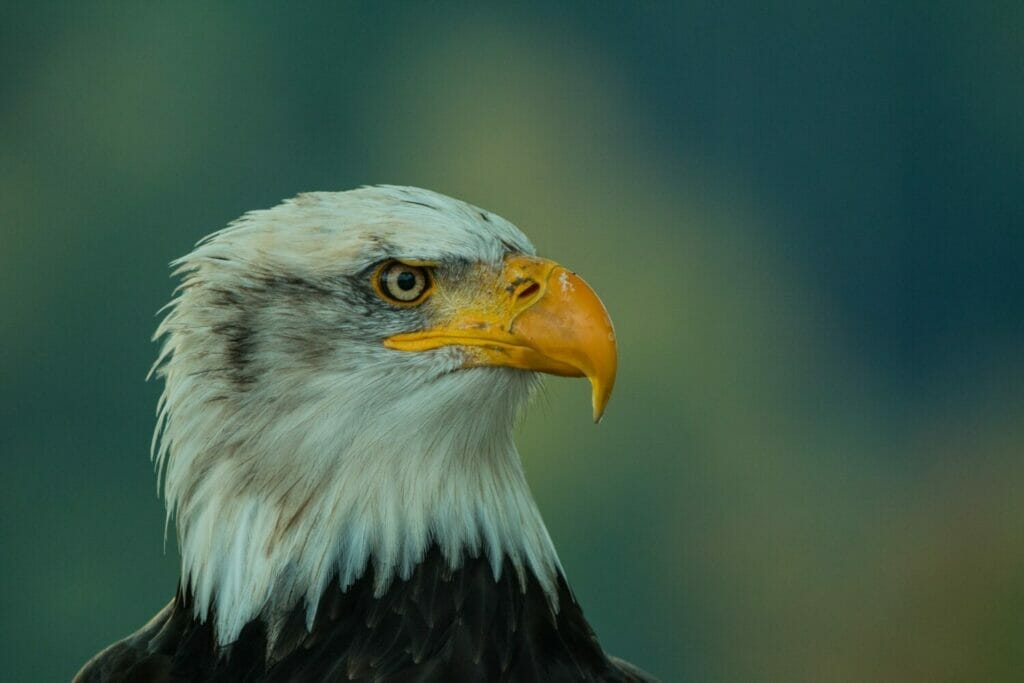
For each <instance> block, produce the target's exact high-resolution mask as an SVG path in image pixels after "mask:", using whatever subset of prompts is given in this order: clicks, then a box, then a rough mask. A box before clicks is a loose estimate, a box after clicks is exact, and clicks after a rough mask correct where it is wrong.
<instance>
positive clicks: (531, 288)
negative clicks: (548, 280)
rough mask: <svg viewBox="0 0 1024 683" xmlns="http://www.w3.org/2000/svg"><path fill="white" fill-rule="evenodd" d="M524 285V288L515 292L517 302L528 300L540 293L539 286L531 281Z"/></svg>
mask: <svg viewBox="0 0 1024 683" xmlns="http://www.w3.org/2000/svg"><path fill="white" fill-rule="evenodd" d="M524 284H525V285H526V286H525V287H523V288H522V289H520V290H519V291H518V292H516V295H515V296H516V299H517V300H518V301H527V300H528V299H531V298H533V296H534V295H535V294H536V293H537V292H539V291H540V285H538V284H537V283H536V282H534V281H533V280H528V281H527V282H526V283H524Z"/></svg>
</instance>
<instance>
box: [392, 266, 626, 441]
mask: <svg viewBox="0 0 1024 683" xmlns="http://www.w3.org/2000/svg"><path fill="white" fill-rule="evenodd" d="M492 277H493V276H492ZM441 317H442V318H444V322H442V323H441V324H439V325H437V326H436V327H432V328H430V329H426V330H420V331H417V332H408V333H402V334H397V335H394V336H391V337H388V338H387V339H385V340H384V345H385V346H387V347H388V348H391V349H396V350H399V351H426V350H429V349H436V348H440V347H443V346H459V347H462V348H463V349H464V350H465V351H466V363H465V366H464V367H467V368H468V367H480V366H502V367H511V368H519V369H522V370H532V371H535V372H545V373H549V374H553V375H561V376H563V377H586V378H587V379H589V380H590V385H591V404H592V407H593V411H594V421H595V422H598V421H600V419H601V416H602V415H603V414H604V410H605V407H606V406H607V405H608V399H609V398H610V397H611V393H612V389H613V387H614V386H615V371H616V367H617V350H616V342H615V329H614V328H613V326H612V321H611V319H610V318H609V317H608V312H607V311H606V310H605V307H604V304H603V303H601V300H600V299H599V298H598V296H597V294H595V293H594V290H593V289H591V288H590V285H588V284H587V283H586V282H584V281H583V279H582V278H581V277H579V276H578V275H576V274H575V273H573V272H572V271H569V270H567V269H566V268H564V267H563V266H561V265H559V264H557V263H555V262H554V261H549V260H547V259H541V258H536V257H532V256H520V255H515V256H509V257H507V258H506V259H505V261H504V265H503V268H502V270H501V272H500V274H499V275H498V277H497V279H496V281H494V282H493V283H492V282H487V283H485V284H484V285H483V286H482V287H480V290H479V292H478V293H477V294H475V295H474V296H473V297H472V298H471V300H470V301H464V300H463V301H462V303H460V304H459V305H458V306H455V307H452V309H451V310H449V311H442V313H441Z"/></svg>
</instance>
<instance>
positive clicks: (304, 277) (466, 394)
mask: <svg viewBox="0 0 1024 683" xmlns="http://www.w3.org/2000/svg"><path fill="white" fill-rule="evenodd" d="M509 251H518V252H522V253H526V254H532V253H533V247H532V245H531V244H530V242H529V241H528V240H527V239H526V237H525V236H524V235H523V234H522V233H521V232H520V231H519V230H518V229H516V227H515V226H513V225H512V224H511V223H509V222H507V221H505V220H504V219H502V218H500V217H498V216H495V215H494V214H490V213H487V212H485V211H482V210H480V209H477V208H476V207H473V206H470V205H468V204H465V203H463V202H460V201H456V200H454V199H451V198H449V197H445V196H443V195H439V194H436V193H433V192H428V191H426V190H420V189H416V188H402V187H372V188H363V189H359V190H354V191H350V192H340V193H310V194H303V195H300V196H299V197H297V198H295V199H293V200H289V201H286V202H284V203H283V204H280V205H278V206H276V207H274V208H272V209H269V210H265V211H254V212H251V213H248V214H246V215H245V216H243V217H242V218H241V219H239V220H238V221H236V222H234V223H232V224H231V225H229V226H228V227H227V228H225V229H223V230H221V231H219V232H217V233H214V234H213V235H210V236H209V237H207V238H205V239H204V240H202V241H201V242H200V243H199V245H197V248H196V249H195V250H194V251H193V252H192V253H191V254H189V255H188V256H185V257H184V258H182V259H179V260H178V261H176V262H175V263H174V264H173V265H174V266H175V267H176V270H175V274H176V275H181V276H182V277H183V281H182V284H181V285H180V287H179V290H178V293H177V296H176V298H175V299H174V300H173V301H172V302H171V303H170V304H169V306H168V308H169V312H168V314H167V316H166V318H165V319H164V320H163V322H162V323H161V325H160V327H159V328H158V330H157V333H156V336H157V337H163V338H164V346H163V349H162V352H161V354H160V357H159V359H158V361H157V364H156V365H155V366H154V372H155V373H156V374H157V375H158V376H160V377H162V378H163V379H164V382H165V387H164V392H163V395H162V397H161V400H160V405H159V409H158V412H159V419H158V427H157V433H156V434H155V435H154V453H155V458H156V461H157V466H158V469H159V470H161V471H162V473H163V487H164V489H163V490H164V495H165V498H166V502H167V509H168V518H169V519H170V518H171V517H173V518H174V519H175V521H176V524H177V531H178V541H179V546H180V549H181V554H182V585H183V587H185V588H186V589H188V590H190V591H191V592H192V594H193V596H194V610H195V614H196V616H197V617H198V618H200V619H202V620H206V619H207V618H209V617H210V615H211V614H212V615H213V618H214V619H215V623H214V627H215V632H216V636H217V639H218V641H219V642H220V643H229V642H231V641H233V640H235V639H236V638H237V637H238V634H239V632H240V631H241V629H242V627H243V626H244V625H245V624H246V623H248V622H249V621H251V620H253V619H254V618H257V617H263V618H265V619H267V620H268V622H270V623H271V624H273V622H274V621H275V619H276V618H277V617H279V616H280V615H282V614H283V613H284V612H285V611H286V610H289V609H291V608H293V607H294V606H295V605H296V604H298V603H299V601H304V604H305V606H306V609H307V623H309V624H311V623H312V619H313V616H314V614H315V609H316V605H317V603H318V601H319V598H320V596H321V595H322V594H323V592H324V590H325V589H326V587H327V586H328V582H329V581H332V580H333V581H338V582H340V584H341V585H342V587H347V586H349V585H351V583H352V582H353V581H355V580H356V579H357V578H359V577H360V576H361V575H362V574H363V573H364V572H365V571H366V570H367V568H368V566H369V564H370V563H372V565H373V568H374V576H375V577H376V585H375V591H376V592H377V593H378V594H380V593H383V591H384V590H385V589H386V588H387V587H388V585H389V583H390V582H391V581H392V580H393V579H394V577H402V578H405V577H408V576H409V574H410V572H411V571H412V569H413V568H414V566H415V565H416V564H417V563H418V562H419V561H420V560H421V559H422V557H423V555H424V553H425V551H426V550H427V549H428V548H429V546H430V545H431V544H437V545H438V546H439V547H440V549H441V551H442V552H443V553H444V556H445V557H446V559H447V561H448V563H449V564H450V565H451V566H452V567H453V568H454V567H456V566H458V564H459V563H460V562H461V560H462V558H463V557H464V556H465V555H467V554H468V555H478V554H480V553H483V554H485V555H486V556H487V557H488V559H489V561H490V562H491V564H492V567H493V570H494V573H495V576H497V575H498V574H499V573H500V571H501V567H502V561H503V559H504V558H506V557H507V558H508V559H509V560H510V561H511V562H512V564H513V566H514V567H515V568H516V570H517V571H518V572H519V574H520V578H522V577H523V576H524V574H523V573H524V572H526V571H529V572H532V573H533V574H534V575H536V577H537V579H538V580H539V581H540V584H541V585H542V586H543V587H544V589H545V590H546V591H547V593H548V596H549V598H550V599H551V600H552V602H553V604H554V605H555V606H556V607H557V603H556V602H555V595H556V590H555V581H556V578H557V572H558V571H559V570H560V567H559V563H558V558H557V555H556V553H555V550H554V547H553V545H552V543H551V540H550V538H549V536H548V533H547V530H546V529H545V527H544V524H543V521H542V520H541V517H540V514H539V512H538V510H537V508H536V505H535V503H534V502H533V499H532V496H531V495H530V492H529V488H528V485H527V483H526V480H525V477H524V475H523V471H522V466H521V464H520V461H519V456H518V453H517V452H516V448H515V445H514V444H513V441H512V430H513V426H514V424H515V420H516V417H517V415H518V414H519V412H520V409H521V407H522V406H523V404H524V403H525V401H526V399H527V398H528V397H529V395H530V393H531V390H532V389H533V388H534V386H535V385H536V384H537V376H536V375H535V374H534V373H529V372H524V371H521V370H513V369H507V368H474V369H472V370H465V371H459V372H455V370H457V369H459V368H460V366H461V365H462V362H463V360H462V357H461V355H460V354H461V352H460V351H459V350H458V349H457V348H451V347H449V348H443V349H437V350H435V351H431V352H424V353H404V352H401V351H393V350H389V349H387V348H385V347H384V346H383V345H382V343H381V341H382V339H383V338H384V337H386V336H388V335H390V334H395V333H397V332H401V331H404V326H407V325H408V323H409V320H410V317H409V316H410V315H412V316H415V315H417V314H416V313H414V312H405V313H403V314H402V315H399V313H398V312H395V311H389V310H388V307H387V306H386V305H384V304H383V302H380V301H379V300H374V299H373V296H372V294H371V293H370V290H369V289H368V287H369V281H368V276H367V275H366V274H367V273H368V272H369V271H370V269H372V267H373V265H374V264H376V263H379V262H381V261H383V260H385V259H389V258H402V259H420V260H425V261H444V260H452V259H455V260H459V261H465V262H471V263H481V264H488V265H491V266H493V267H495V268H498V267H500V263H501V260H502V258H503V256H504V255H505V254H507V253H508V252H509ZM271 628H272V630H273V626H272V627H271Z"/></svg>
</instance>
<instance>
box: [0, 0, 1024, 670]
mask: <svg viewBox="0 0 1024 683" xmlns="http://www.w3.org/2000/svg"><path fill="white" fill-rule="evenodd" d="M1022 8H1024V5H1022V4H1021V3H1019V2H1004V3H969V2H962V3H931V2H928V3H923V2H922V3H895V4H894V3H889V2H869V3H843V2H825V3H790V2H781V3H767V4H766V3H734V4H728V5H724V4H720V3H665V4H634V3H595V2H581V3H572V4H557V5H556V4H553V3H552V4H549V3H527V4H518V3H517V4H516V5H515V6H514V7H512V6H508V5H506V4H494V5H484V4H478V3H473V4H468V3H467V4H454V3H448V2H440V3H408V4H394V3H371V2H366V3H327V4H323V5H307V4H301V5H299V4H286V3H282V4H280V5H276V6H274V5H255V4H251V3H239V4H234V3H233V4H198V3H197V4H172V3H166V4H156V3H152V4H151V3H131V4H123V5H122V4H118V5H114V4H99V5H94V4H89V3H68V4H66V5H65V4H46V5H36V4H30V3H22V4H20V5H13V4H10V3H5V4H4V6H3V8H2V9H0V230H2V242H0V305H2V317H0V320H2V324H0V342H2V343H0V410H2V414H0V419H2V422H0V449H2V472H0V546H2V553H0V586H2V591H0V661H2V662H3V673H2V674H0V678H2V679H3V680H5V681H19V682H30V681H57V680H66V679H68V678H69V677H70V676H71V675H72V674H73V673H74V671H75V670H76V669H77V668H78V666H80V665H81V663H82V662H83V661H84V660H85V659H87V658H88V657H89V656H90V655H91V654H93V653H94V652H95V651H97V650H98V649H99V648H101V647H102V646H104V645H106V644H108V643H109V642H111V641H113V640H114V639H116V638H119V637H121V636H123V635H125V634H127V633H128V632H130V631H132V630H134V629H135V628H137V627H138V626H140V625H141V624H142V623H143V622H144V621H145V620H146V619H147V618H148V617H149V616H150V615H151V614H152V613H154V612H155V611H156V610H157V609H158V608H160V607H161V606H162V605H163V604H164V603H165V602H166V601H167V600H168V599H169V597H170V596H171V595H172V592H173V591H174V588H175V585H176V581H177V572H178V569H177V554H176V551H175V548H174V544H173V540H172V541H171V542H170V543H169V546H168V549H167V552H166V553H165V552H164V550H163V533H164V512H163V507H162V504H161V502H160V501H159V500H158V498H157V494H156V478H155V476H154V474H153V472H152V465H151V463H150V462H149V459H148V449H149V438H150V433H151V430H152V428H153V424H154V414H153V413H154V408H155V404H156V398H157V395H158V393H159V390H160V387H159V385H158V384H157V383H155V382H150V383H146V382H145V381H144V378H145V375H146V371H147V369H148V367H149V365H150V363H151V362H152V360H153V359H154V357H155V353H156V347H155V345H154V344H152V343H151V342H150V340H149V336H150V335H151V333H152V331H153V329H154V328H155V326H156V322H157V318H156V317H155V315H154V314H155V313H156V311H157V310H158V309H159V308H160V306H161V305H163V304H164V303H165V302H166V301H167V300H168V299H169V297H170V294H171V290H172V287H173V283H172V281H171V280H170V279H169V278H168V268H167V263H168V262H169V261H170V260H171V259H173V258H175V257H177V256H179V255H182V254H184V253H185V252H187V251H188V250H189V249H190V247H191V245H192V244H193V243H194V242H195V241H196V240H197V239H198V238H200V237H201V236H203V235H204V234H206V233H208V232H211V231H213V230H215V229H217V228H219V227H222V226H223V225H224V224H226V223H227V222H228V221H229V220H231V219H233V218H235V217H237V216H238V215H240V214H241V213H243V212H244V211H247V210H249V209H254V208H264V207H268V206H271V205H273V204H275V203H277V202H278V201H279V200H281V199H282V198H285V197H289V196H292V195H294V194H296V193H298V192H300V191H306V190H342V189H349V188H352V187H355V186H358V185H362V184H372V183H385V182H386V183H398V184H410V185H420V186H423V187H427V188H431V189H435V190H438V191H441V192H444V193H446V194H450V195H453V196H456V197H459V198H462V199H466V200H468V201H470V202H473V203H475V204H478V205H480V206H483V207H486V208H488V209H490V210H492V211H495V212H496V213H499V214H501V215H503V216H505V217H507V218H508V219H510V220H512V221H513V222H514V223H516V224H517V225H519V226H520V227H521V228H522V229H523V230H524V231H525V232H526V233H527V234H528V235H530V237H531V238H532V239H533V241H534V242H535V244H536V245H537V246H538V248H539V250H540V251H541V253H543V254H544V255H546V256H549V257H551V258H554V259H557V260H558V261H561V262H563V263H565V264H567V265H569V266H570V267H572V268H573V269H575V270H576V271H577V272H579V273H580V274H581V275H583V276H584V277H585V278H586V279H587V280H588V281H589V282H590V283H591V284H592V285H593V286H594V288H595V289H596V290H597V291H598V292H599V293H600V294H601V296H602V298H603V299H604V301H605V303H606V305H607V307H608V309H609V311H610V312H611V315H612V318H613V319H614V320H615V323H616V326H617V330H618V334H619V339H620V344H621V359H620V374H619V379H618V382H617V388H616V393H615V395H614V396H613V397H612V401H611V404H610V407H609V410H608V413H607V415H606V417H605V420H604V422H603V423H602V424H601V425H600V426H597V427H595V426H593V425H592V424H591V423H590V419H589V401H588V393H587V388H586V386H585V384H584V383H582V382H575V381H571V380H551V381H549V382H548V384H547V389H546V391H545V392H544V394H543V396H541V397H540V398H539V400H538V401H537V402H536V403H535V405H534V406H533V408H532V409H531V411H530V413H529V416H528V418H527V420H526V422H525V424H524V425H523V428H522V429H521V435H520V438H519V443H520V449H521V451H522V453H523V458H524V461H525V464H526V468H527V472H528V475H529V478H530V481H531V483H532V486H533V488H534V492H535V494H536V496H537V498H538V500H539V503H540V507H541V509H542V511H543V512H544V515H545V518H546V520H547V522H548V524H549V527H550V530H551V533H552V536H553V537H554V539H555V542H556V544H557V546H558V548H559V551H560V554H561V557H562V561H563V564H564V565H565V568H566V571H567V574H568V576H569V579H570V581H571V583H572V584H573V586H574V588H575V591H576V594H577V597H578V599H579V600H580V601H581V603H582V604H583V607H584V609H585V612H586V614H587V616H588V617H589V618H590V620H591V621H592V623H593V625H594V627H595V629H596V630H597V632H598V634H599V635H600V636H601V639H602V642H603V644H604V646H605V648H606V649H607V650H608V651H610V652H613V653H615V654H617V655H620V656H622V657H625V658H627V659H630V660H632V661H635V662H636V663H638V664H640V665H642V666H643V667H644V668H647V669H649V670H650V671H651V672H652V673H655V674H657V675H659V676H660V677H662V678H663V679H664V680H665V681H666V682H668V681H689V680H693V681H727V682H731V681H736V682H746V681H792V682H803V681H806V682H808V683H812V682H813V683H819V682H823V681H824V682H847V681H848V682H851V683H854V682H857V683H860V682H864V681H892V682H902V681H908V682H916V681H927V682H936V681H939V682H941V681H1020V680H1024V503H1022V491H1024V420H1022V418H1024V360H1022V351H1024V116H1022V112H1024V87H1022V83H1024V10H1022ZM170 537H171V539H173V533H172V534H171V536H170Z"/></svg>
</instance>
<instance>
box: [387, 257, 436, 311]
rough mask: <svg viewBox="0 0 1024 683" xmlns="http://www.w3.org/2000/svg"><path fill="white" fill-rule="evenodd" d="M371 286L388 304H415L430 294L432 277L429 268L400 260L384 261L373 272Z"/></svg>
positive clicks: (432, 282)
mask: <svg viewBox="0 0 1024 683" xmlns="http://www.w3.org/2000/svg"><path fill="white" fill-rule="evenodd" d="M373 288H374V289H375V290H376V291H377V295H378V296H380V297H381V298H382V299H384V300H385V301H387V302H388V303H390V304H393V305H396V306H416V305H418V304H420V303H423V301H424V299H426V298H427V297H428V296H429V295H430V292H431V290H432V289H433V288H434V279H433V278H432V277H431V275H430V269H429V268H425V267H423V266H412V265H409V264H408V263H402V262H401V261H385V262H384V263H382V264H381V265H380V267H379V268H377V270H376V271H375V272H374V275H373Z"/></svg>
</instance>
